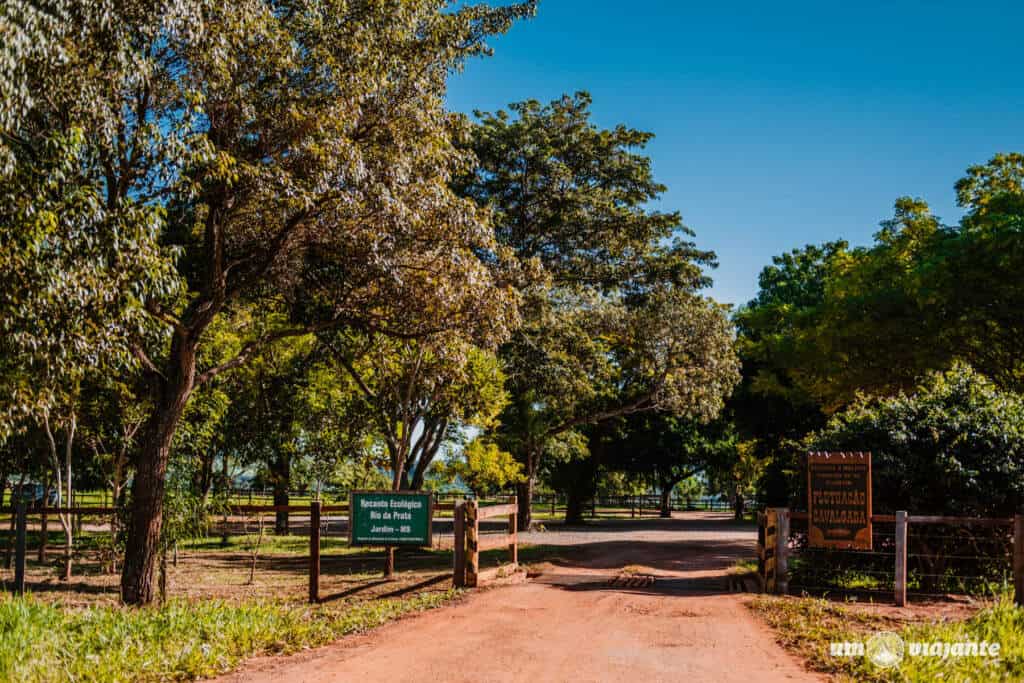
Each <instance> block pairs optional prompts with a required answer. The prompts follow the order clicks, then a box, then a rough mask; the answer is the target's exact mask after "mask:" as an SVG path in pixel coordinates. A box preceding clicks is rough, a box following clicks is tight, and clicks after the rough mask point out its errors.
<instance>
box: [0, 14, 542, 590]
mask: <svg viewBox="0 0 1024 683" xmlns="http://www.w3.org/2000/svg"><path fill="white" fill-rule="evenodd" d="M114 5H115V10H114V11H112V12H109V13H107V14H105V15H103V16H102V17H101V18H100V19H96V18H94V17H92V16H90V15H85V16H83V17H81V18H80V17H77V16H76V17H73V19H74V20H76V21H77V23H76V24H75V30H74V31H71V30H67V31H65V33H64V34H63V35H68V36H71V39H69V40H66V41H65V47H66V49H67V51H68V54H67V56H66V59H64V60H62V61H61V62H60V64H59V68H58V67H57V66H54V65H50V64H39V65H33V66H38V67H39V68H37V69H33V70H25V71H24V73H26V74H28V76H27V78H28V79H29V83H28V89H29V91H31V92H47V93H48V94H49V97H48V98H46V100H39V101H34V102H32V103H31V106H30V110H29V112H28V113H27V114H26V116H24V117H23V118H21V119H19V121H18V122H17V123H15V126H16V128H15V129H14V130H13V132H12V135H13V136H14V137H15V138H19V139H20V138H26V139H31V138H32V136H39V135H40V131H45V130H56V131H67V130H75V129H79V130H82V131H84V134H82V135H81V136H80V138H79V141H78V142H79V144H80V149H81V150H82V151H81V154H80V155H78V156H77V157H76V158H75V159H74V164H73V166H74V168H75V169H76V173H78V174H79V175H80V176H81V178H82V181H81V185H82V187H84V188H85V190H84V192H87V193H89V196H90V197H94V198H95V200H93V199H89V200H88V201H85V202H83V204H84V206H85V207H86V208H88V209H90V210H92V207H94V206H98V207H103V208H104V210H106V211H113V213H114V215H115V216H117V217H118V220H120V221H121V223H122V224H123V227H124V232H113V231H111V232H110V233H109V234H108V235H107V236H103V235H100V236H99V237H98V238H97V239H96V242H97V244H99V245H100V247H101V248H103V249H105V250H107V251H109V252H110V253H111V254H112V258H111V259H110V261H111V262H113V263H117V264H121V263H123V261H122V260H121V259H123V258H124V257H125V255H126V251H125V250H127V249H131V248H136V247H137V246H138V244H144V245H155V246H154V247H153V248H154V249H155V248H156V246H159V247H160V248H161V249H162V250H166V249H167V248H173V249H174V250H175V252H176V254H177V259H176V260H171V259H168V258H167V257H166V252H165V251H160V252H159V255H160V256H161V257H162V260H158V263H159V264H169V265H174V266H175V267H176V268H177V271H178V273H179V274H180V283H181V285H182V287H183V289H182V290H181V291H180V292H178V291H174V292H172V291H171V290H170V288H166V291H164V290H161V289H159V288H152V287H151V288H139V287H136V286H135V285H134V282H136V281H138V280H143V281H146V278H136V277H133V278H130V279H128V280H127V281H125V282H119V283H118V284H119V285H120V286H116V287H110V289H111V290H113V291H119V292H123V293H127V294H125V296H128V295H131V297H133V298H134V300H136V301H137V302H139V303H140V304H141V305H140V306H139V307H138V308H139V309H141V310H144V311H145V313H146V314H147V315H148V316H149V318H150V319H151V320H152V321H156V322H158V323H159V324H160V326H161V329H162V332H163V333H162V335H161V336H160V337H159V338H158V339H156V340H152V339H146V338H144V337H143V335H133V336H134V338H133V339H131V343H130V344H128V345H127V346H128V348H130V349H131V351H132V352H133V354H134V356H135V358H136V359H137V360H138V362H139V363H140V364H141V365H142V366H143V367H144V368H145V370H146V375H147V380H148V390H147V394H148V396H149V400H150V405H151V412H150V414H149V416H148V417H147V420H146V422H145V424H144V426H143V428H142V429H141V431H140V436H139V454H138V468H137V470H136V474H135V479H134V483H133V489H132V514H131V519H130V523H129V530H128V542H127V548H126V556H125V564H124V570H123V573H122V597H123V599H124V600H125V601H126V602H128V603H133V604H138V603H146V602H149V601H150V600H151V599H152V597H153V582H152V578H153V573H154V567H155V559H156V556H157V551H158V544H159V539H160V529H161V514H162V505H163V495H164V485H165V478H166V476H165V475H166V471H167V463H168V459H169V455H170V449H171V445H172V443H173V440H174V434H175V432H176V430H177V428H178V425H179V424H180V421H181V418H182V415H183V414H184V411H185V408H186V406H187V405H188V403H189V399H190V398H191V396H192V394H193V392H194V391H195V390H196V389H197V388H198V387H200V386H203V385H205V384H207V383H209V382H211V381H212V380H213V379H214V378H216V377H217V376H219V375H220V374H222V373H223V372H225V371H227V370H229V369H232V368H234V367H237V366H239V365H242V364H244V363H245V362H246V361H247V360H249V358H250V357H252V356H253V355H255V354H256V353H257V352H259V351H261V350H262V349H265V348H267V347H268V346H269V345H271V344H273V343H274V342H275V341H277V340H280V339H282V338H285V337H289V336H295V335H301V334H305V333H308V332H310V331H315V330H320V329H325V328H327V327H330V326H351V327H356V328H361V329H366V330H369V331H374V332H381V333H387V334H393V335H397V336H401V337H406V338H414V337H417V336H421V335H424V334H427V333H431V332H436V331H438V330H443V329H447V328H451V327H457V326H458V325H459V324H460V321H461V319H462V317H463V316H464V315H465V314H466V313H467V312H468V311H473V312H477V311H480V310H486V309H490V310H491V311H492V312H493V319H494V320H495V325H496V327H500V326H501V325H502V324H503V323H504V321H505V320H506V317H505V314H504V311H505V309H506V306H505V304H506V301H507V299H506V297H505V290H504V289H502V288H500V287H495V286H494V283H493V280H492V278H491V277H490V271H489V269H488V268H487V267H486V266H485V265H484V263H483V262H482V261H481V259H480V255H481V254H487V253H490V252H492V251H493V243H492V240H491V236H490V234H489V231H488V229H487V226H486V223H485V222H484V220H483V219H482V217H481V216H480V214H479V212H478V211H477V210H476V209H475V208H474V207H472V206H471V205H470V204H468V203H467V202H465V201H462V200H460V199H458V198H457V197H456V196H455V195H454V194H452V192H451V191H450V190H449V189H448V181H449V179H450V177H451V176H452V174H453V173H454V172H455V171H456V170H457V169H459V168H460V167H461V166H462V165H463V164H464V156H463V155H462V154H461V153H459V152H458V151H457V150H455V149H454V147H453V146H452V144H451V142H450V141H451V138H452V136H453V134H454V132H455V128H456V127H457V126H458V122H457V121H455V120H453V119H452V117H451V116H450V115H449V114H447V112H445V111H444V108H443V96H444V86H445V80H446V78H447V76H448V73H449V72H450V71H451V69H453V68H456V67H457V66H458V65H459V64H460V63H461V62H462V60H464V59H465V58H467V57H470V56H473V55H478V54H482V53H484V52H486V46H485V44H484V40H485V38H486V37H487V36H489V35H493V34H495V33H499V32H501V31H504V30H505V29H507V28H508V27H509V25H510V24H511V22H512V21H513V20H514V19H515V18H516V17H519V16H523V15H526V14H529V13H530V12H532V9H533V8H532V6H531V5H515V6H511V7H501V8H489V7H485V6H473V7H463V8H458V9H451V8H449V7H448V3H446V2H443V0H417V1H414V2H405V1H403V2H399V1H398V0H390V1H389V2H385V3H384V4H383V5H382V4H381V3H378V2H342V1H341V0H338V1H337V2H335V1H328V2H318V3H312V2H305V1H302V0H296V1H295V2H283V3H282V2H276V3H269V2H253V3H241V4H239V3H215V2H208V1H207V0H196V1H195V2H189V3H183V2H174V3H166V4H164V3H158V2H153V3H149V2H137V1H135V0H118V2H116V3H114ZM200 18H201V20H200ZM224 46H231V47H230V49H225V47H224ZM26 163H27V162H26ZM20 166H21V164H19V168H18V169H16V171H15V173H16V174H17V173H22V175H25V172H22V171H21V170H20ZM53 184H54V185H55V186H57V187H60V183H59V182H57V179H56V178H54V183H53ZM27 196H29V197H32V196H33V195H32V194H28V195H27ZM79 213H86V212H85V211H84V209H83V211H81V212H79ZM83 223H84V226H85V227H86V228H88V230H84V231H83V232H82V234H81V235H78V234H76V235H73V239H72V241H71V242H70V244H69V246H72V247H79V246H84V245H86V244H88V243H89V242H88V241H87V240H86V239H85V237H84V235H85V234H89V235H90V236H91V235H92V234H93V232H92V227H93V226H94V225H95V224H96V223H97V219H96V217H95V216H93V215H87V216H85V218H84V219H83ZM6 225H7V222H6V221H5V226H6ZM136 234H142V235H143V236H146V237H149V236H151V235H156V236H157V237H158V243H156V241H154V240H151V239H150V240H148V241H145V240H133V239H128V238H124V237H123V235H128V236H132V235H136ZM147 248H148V247H147ZM68 252H69V253H75V252H76V250H75V249H69V250H68ZM128 263H130V262H128ZM145 275H146V276H147V277H148V279H150V280H151V279H153V278H152V277H150V276H151V273H150V272H149V269H146V273H145ZM97 281H98V283H99V284H102V285H106V286H109V285H111V284H113V281H114V278H113V277H111V276H110V275H104V276H102V277H98V278H97ZM87 291H89V292H91V291H92V288H91V287H90V288H87ZM246 301H259V304H260V305H259V307H258V310H259V311H260V313H261V315H262V314H266V315H268V316H270V315H274V314H279V315H280V317H277V318H270V320H272V321H273V320H276V321H279V322H280V323H281V324H280V325H278V324H274V325H254V331H255V333H254V335H253V336H252V337H251V338H250V339H249V340H248V341H247V342H246V343H245V344H244V345H243V346H242V347H241V348H240V349H239V351H238V353H237V354H236V355H235V356H234V357H232V358H230V359H228V360H226V361H224V362H222V363H219V364H216V365H211V366H203V367H201V366H200V362H201V357H200V349H201V348H202V347H203V346H204V345H205V344H206V343H207V341H208V337H209V331H210V327H211V325H212V324H213V322H214V321H215V320H217V319H218V317H219V316H222V315H224V314H225V313H227V312H230V311H231V310H233V309H234V308H236V307H238V306H240V305H243V304H244V302H246ZM78 308H79V307H78V306H76V309H78ZM5 320H6V316H5Z"/></svg>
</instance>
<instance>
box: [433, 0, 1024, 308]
mask: <svg viewBox="0 0 1024 683" xmlns="http://www.w3.org/2000/svg"><path fill="white" fill-rule="evenodd" d="M1022 38H1024V3H1020V2H1011V1H1009V0H1006V1H1003V0H999V1H992V0H977V1H975V2H969V3H968V2H951V1H947V0H931V1H924V0H921V1H917V2H910V1H907V0H903V1H897V2H877V1H874V0H864V1H861V2H827V1H826V2H821V1H819V2H765V1H764V0H761V1H759V2H754V1H750V0H736V1H734V2H702V3H693V2H658V1H653V0H652V1H648V2H643V1H637V2H631V3H630V2H611V1H610V0H589V1H587V0H541V3H540V9H539V12H538V15H537V17H536V18H534V19H532V20H529V21H525V22H521V23H520V24H518V25H516V26H515V27H514V28H513V29H512V30H511V32H510V33H509V34H508V35H506V36H503V37H501V38H499V39H497V40H495V41H493V42H492V45H493V46H494V48H495V55H494V57H491V58H489V59H483V60H476V61H473V62H471V63H470V64H469V65H468V66H467V68H466V71H465V73H464V74H461V75H458V76H456V77H454V79H453V81H452V83H451V87H450V92H449V104H450V106H451V107H452V108H454V109H457V110H460V111H466V112H469V111H472V110H473V109H484V110H493V109H497V108H499V107H503V106H504V105H506V104H507V103H509V102H512V101H517V100H522V99H527V98H536V99H539V100H542V101H546V100H550V99H554V98H555V97H558V96H559V95H561V94H562V93H564V92H573V91H575V90H588V91H590V92H591V94H592V95H593V97H594V107H593V109H594V114H595V119H596V121H597V123H598V124H599V125H602V126H612V125H615V124H616V123H620V122H621V123H625V124H627V125H630V126H633V127H635V128H640V129H644V130H649V131H652V132H654V133H655V134H656V136H657V137H656V138H655V139H654V141H653V142H652V144H651V145H650V146H649V147H648V152H649V154H650V155H651V157H652V158H653V160H654V169H655V174H656V177H657V178H658V180H659V181H660V182H662V183H664V184H665V185H667V186H668V188H669V190H668V192H667V193H666V195H665V197H664V201H663V202H662V204H661V207H662V208H666V209H678V210H679V211H681V212H682V214H683V218H684V221H685V222H686V224H687V225H689V226H690V227H692V228H693V229H694V230H696V231H697V242H698V244H699V245H700V246H702V247H705V248H711V249H714V250H715V251H716V252H717V253H718V256H719V260H720V262H721V266H720V267H719V268H718V269H717V271H715V272H714V274H713V275H714V278H715V286H714V287H713V289H712V290H711V294H712V295H713V296H715V297H716V298H717V299H719V300H721V301H724V302H729V303H742V302H745V301H747V300H748V299H750V298H751V297H752V296H753V295H754V293H755V292H756V289H757V274H758V273H759V272H760V270H761V268H762V267H763V266H764V265H765V264H767V263H769V261H770V259H771V257H772V255H774V254H777V253H781V252H783V251H787V250H789V249H791V248H793V247H797V246H802V245H804V244H806V243H809V242H821V241H825V240H829V239H836V238H839V237H843V238H845V239H848V240H850V241H851V242H852V243H854V244H865V243H867V242H869V241H870V239H871V235H872V234H873V233H874V232H875V230H876V229H877V225H878V222H879V221H880V220H882V219H884V218H886V217H887V216H889V215H891V210H892V203H893V201H894V200H895V199H896V198H897V197H898V196H901V195H913V196H918V197H922V198H924V199H926V200H927V201H928V202H929V203H930V204H931V205H932V207H933V209H934V210H935V211H936V213H938V214H939V215H940V216H941V217H942V218H943V219H944V220H946V221H947V222H955V221H956V220H957V219H958V218H959V216H960V212H959V211H958V209H957V207H956V205H955V201H954V196H953V183H954V182H955V181H956V180H957V179H958V178H959V177H960V176H961V175H962V172H963V170H964V169H965V168H966V167H967V166H968V165H970V164H973V163H979V162H983V161H985V160H987V159H988V158H989V157H990V156H991V155H992V154H993V153H995V152H997V151H1024V74H1022V68H1024V51H1022V49H1021V44H1022Z"/></svg>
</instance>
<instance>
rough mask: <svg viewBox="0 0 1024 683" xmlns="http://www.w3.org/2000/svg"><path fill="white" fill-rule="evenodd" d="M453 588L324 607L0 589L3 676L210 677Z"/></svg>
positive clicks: (430, 600)
mask: <svg viewBox="0 0 1024 683" xmlns="http://www.w3.org/2000/svg"><path fill="white" fill-rule="evenodd" d="M457 595H458V593H457V592H456V591H451V590H450V591H447V592H436V593H422V594H418V595H413V596H411V597H405V598H398V599H389V600H375V601H364V602H355V603H336V604H333V605H329V606H316V607H308V606H306V607H296V606H294V605H291V606H289V605H286V604H283V603H268V602H250V603H245V604H232V603H227V602H220V601H199V602H187V601H184V600H174V601H171V602H169V603H168V604H167V605H165V606H163V607H159V608H145V609H135V610H133V609H127V608H121V607H113V606H95V607H87V608H84V609H71V608H62V607H59V606H56V605H53V604H50V603H47V602H43V601H40V600H37V599H35V598H33V597H31V596H28V597H25V598H21V599H16V598H11V597H6V598H0V680H4V681H25V682H43V681H64V680H75V681H164V680H191V679H195V678H199V677H205V676H214V675H217V674H221V673H225V672H227V671H230V670H231V669H233V668H235V667H236V666H237V665H238V664H239V663H240V662H241V661H242V660H243V659H245V658H247V657H251V656H254V655H259V654H280V653H289V652H294V651H296V650H299V649H302V648H306V647H313V646H317V645H323V644H325V643H329V642H331V641H334V640H336V639H338V638H340V637H342V636H345V635H349V634H352V633H358V632H362V631H366V630H368V629H371V628H374V627H377V626H380V625H382V624H384V623H386V622H388V621H390V620H393V619H397V618H399V617H402V616H404V615H407V614H410V613H413V612H419V611H423V610H427V609H431V608H434V607H438V606H440V605H443V604H446V603H448V602H450V601H451V600H453V599H454V598H455V597H457Z"/></svg>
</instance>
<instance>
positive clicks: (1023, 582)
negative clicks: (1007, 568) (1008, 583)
mask: <svg viewBox="0 0 1024 683" xmlns="http://www.w3.org/2000/svg"><path fill="white" fill-rule="evenodd" d="M1013 600H1014V602H1015V603H1017V604H1018V605H1024V515H1022V514H1020V513H1018V514H1016V515H1014V516H1013Z"/></svg>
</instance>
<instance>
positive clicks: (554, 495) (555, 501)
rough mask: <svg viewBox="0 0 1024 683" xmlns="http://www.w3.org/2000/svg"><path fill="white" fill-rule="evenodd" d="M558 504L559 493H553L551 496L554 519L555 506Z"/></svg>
mask: <svg viewBox="0 0 1024 683" xmlns="http://www.w3.org/2000/svg"><path fill="white" fill-rule="evenodd" d="M557 503H558V494H557V493H552V494H551V516H552V517H554V516H555V505H556V504H557Z"/></svg>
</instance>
